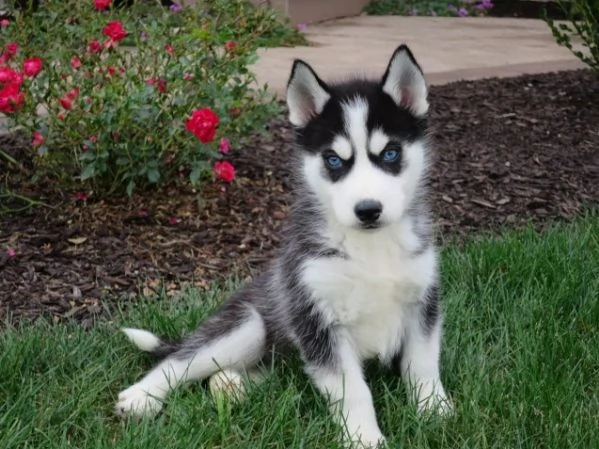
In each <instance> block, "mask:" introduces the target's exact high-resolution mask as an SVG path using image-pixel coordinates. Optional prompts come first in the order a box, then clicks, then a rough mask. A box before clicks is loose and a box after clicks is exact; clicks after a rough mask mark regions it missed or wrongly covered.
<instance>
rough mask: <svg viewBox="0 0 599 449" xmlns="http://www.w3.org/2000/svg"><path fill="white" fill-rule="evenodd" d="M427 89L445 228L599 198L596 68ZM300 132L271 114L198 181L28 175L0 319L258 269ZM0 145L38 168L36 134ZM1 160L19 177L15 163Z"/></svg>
mask: <svg viewBox="0 0 599 449" xmlns="http://www.w3.org/2000/svg"><path fill="white" fill-rule="evenodd" d="M430 101H431V107H432V111H431V116H430V125H431V127H432V131H433V136H434V137H433V141H434V146H435V150H436V158H435V161H434V165H433V166H432V176H431V200H432V204H433V206H434V211H435V213H436V215H437V218H438V221H437V223H438V231H439V235H440V236H441V237H443V238H445V237H448V238H461V237H463V236H470V235H473V234H476V233H479V232H488V231H491V232H496V231H497V230H499V229H500V228H502V227H507V226H509V227H520V226H524V225H526V224H528V223H533V224H534V225H535V226H539V227H542V226H545V225H546V224H548V223H550V222H553V221H555V220H564V221H568V220H571V219H573V218H574V217H576V216H578V215H579V214H580V213H581V212H582V211H584V210H586V209H588V208H595V207H597V204H598V202H599V151H598V148H599V78H598V77H597V76H596V75H594V74H592V73H591V72H590V71H587V70H579V71H572V72H561V73H553V74H544V75H527V76H522V77H517V78H510V79H488V80H483V81H474V82H458V83H453V84H449V85H445V86H436V87H432V88H431V92H430ZM292 138H293V134H292V130H291V128H290V127H289V125H288V124H287V122H286V121H285V119H284V117H279V118H275V119H273V120H272V122H271V123H270V125H269V127H268V130H267V132H266V133H265V134H264V135H261V136H256V138H255V139H253V141H254V142H255V145H253V146H252V147H251V148H250V147H248V148H239V149H234V150H233V151H232V152H231V153H230V155H229V156H230V160H231V161H232V162H233V163H234V164H235V166H236V167H237V169H238V176H237V179H236V181H235V182H233V183H232V184H230V185H229V184H224V183H222V182H218V181H214V182H209V183H207V184H206V185H205V187H204V188H203V190H202V191H201V192H198V193H194V192H192V191H190V190H186V189H176V188H174V187H170V188H165V189H164V190H162V191H160V192H157V191H154V192H149V193H147V194H144V195H136V196H134V197H133V198H132V199H131V200H129V199H122V198H121V199H99V198H96V197H95V196H94V194H93V192H86V193H87V194H88V198H87V200H84V201H83V200H81V199H77V197H76V196H74V194H73V193H71V194H65V193H61V192H60V190H59V189H56V188H52V186H51V185H49V184H47V183H44V182H43V181H39V182H38V183H37V184H36V185H35V186H33V187H32V186H30V185H29V186H27V187H26V186H25V185H21V184H19V186H20V187H21V188H22V193H23V194H24V195H27V196H29V197H36V196H37V197H40V196H41V195H42V193H43V197H44V199H43V202H44V204H45V205H40V206H37V207H35V208H31V209H29V210H28V211H25V212H21V213H18V214H13V215H9V216H6V215H4V216H0V220H1V221H0V322H3V323H5V324H6V323H9V322H18V321H29V320H32V319H35V318H37V317H39V316H40V315H44V316H46V317H50V318H51V319H53V320H54V321H56V322H58V321H62V320H67V319H76V320H79V321H81V322H82V323H83V324H84V325H91V324H92V323H93V320H94V319H95V317H97V316H101V315H103V314H105V313H106V311H109V310H111V309H112V308H113V307H114V306H115V304H117V302H119V301H120V303H121V304H123V303H124V301H123V298H133V297H136V296H137V295H138V294H139V293H141V294H142V295H144V296H152V295H154V294H156V293H158V292H160V291H161V290H164V291H165V292H166V296H167V297H170V296H171V295H174V294H176V293H177V292H178V291H179V290H180V289H181V288H182V287H183V286H184V285H195V286H196V287H199V288H208V287H209V286H210V285H211V283H213V282H221V281H222V280H223V278H224V277H227V276H230V275H233V274H236V275H240V276H242V277H247V276H250V275H251V274H252V273H253V272H254V271H255V270H257V269H259V268H260V267H261V265H262V264H263V263H264V262H265V261H266V260H268V259H269V258H270V257H271V255H272V254H273V250H274V249H275V248H276V247H277V245H278V243H279V241H280V230H281V225H282V223H283V220H284V219H285V217H286V215H287V212H288V205H289V200H290V193H289V189H290V184H289V181H288V180H289V173H288V172H287V168H288V160H289V154H290V153H291V152H293V151H294V149H293V146H292ZM0 148H3V149H4V150H5V151H8V152H9V153H10V154H11V155H13V156H14V157H16V158H17V159H18V160H19V161H21V163H22V165H23V169H24V170H28V169H30V167H31V164H28V161H27V158H28V157H30V149H29V142H28V141H27V140H23V139H20V138H19V136H12V137H6V136H5V137H0ZM0 160H1V159H0ZM0 164H1V162H0ZM2 172H4V173H5V174H4V175H0V177H3V178H4V179H2V182H3V184H4V183H8V184H9V185H10V184H11V172H9V171H8V170H7V167H6V166H4V167H2V166H0V174H1V173H2ZM15 179H18V177H17V176H15V175H12V180H13V184H15V183H14V180H15ZM17 205H18V203H17V202H15V203H13V207H16V206H17ZM8 248H12V249H14V251H15V254H14V255H13V256H11V255H9V253H8V251H7V249H8Z"/></svg>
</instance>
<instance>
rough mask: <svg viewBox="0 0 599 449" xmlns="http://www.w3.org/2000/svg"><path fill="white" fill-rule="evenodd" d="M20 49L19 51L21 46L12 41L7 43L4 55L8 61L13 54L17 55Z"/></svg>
mask: <svg viewBox="0 0 599 449" xmlns="http://www.w3.org/2000/svg"><path fill="white" fill-rule="evenodd" d="M18 51H19V46H18V45H17V44H16V43H14V42H10V43H8V44H6V47H4V53H3V56H4V58H5V59H6V60H7V61H8V60H10V59H11V58H12V57H13V56H16V54H17V52H18Z"/></svg>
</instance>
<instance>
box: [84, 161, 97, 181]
mask: <svg viewBox="0 0 599 449" xmlns="http://www.w3.org/2000/svg"><path fill="white" fill-rule="evenodd" d="M95 175H96V166H95V165H93V164H88V165H86V166H85V167H83V172H81V180H82V181H85V180H86V179H90V178H93V177H94V176H95Z"/></svg>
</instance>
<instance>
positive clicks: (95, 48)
mask: <svg viewBox="0 0 599 449" xmlns="http://www.w3.org/2000/svg"><path fill="white" fill-rule="evenodd" d="M87 51H89V52H90V53H100V52H101V51H102V44H101V43H100V42H98V41H97V40H96V39H94V40H93V41H91V42H90V43H89V44H88V46H87Z"/></svg>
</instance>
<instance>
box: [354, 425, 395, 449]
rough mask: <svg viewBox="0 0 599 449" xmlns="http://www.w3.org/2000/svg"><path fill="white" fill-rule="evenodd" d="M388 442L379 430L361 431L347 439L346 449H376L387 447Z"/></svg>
mask: <svg viewBox="0 0 599 449" xmlns="http://www.w3.org/2000/svg"><path fill="white" fill-rule="evenodd" d="M386 444H387V441H386V440H385V437H384V436H383V434H382V433H381V431H380V430H379V429H378V428H377V429H370V430H366V429H365V430H359V431H358V432H356V433H355V434H353V435H352V436H351V437H350V438H347V439H346V444H345V447H347V448H349V449H375V448H384V447H386Z"/></svg>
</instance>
